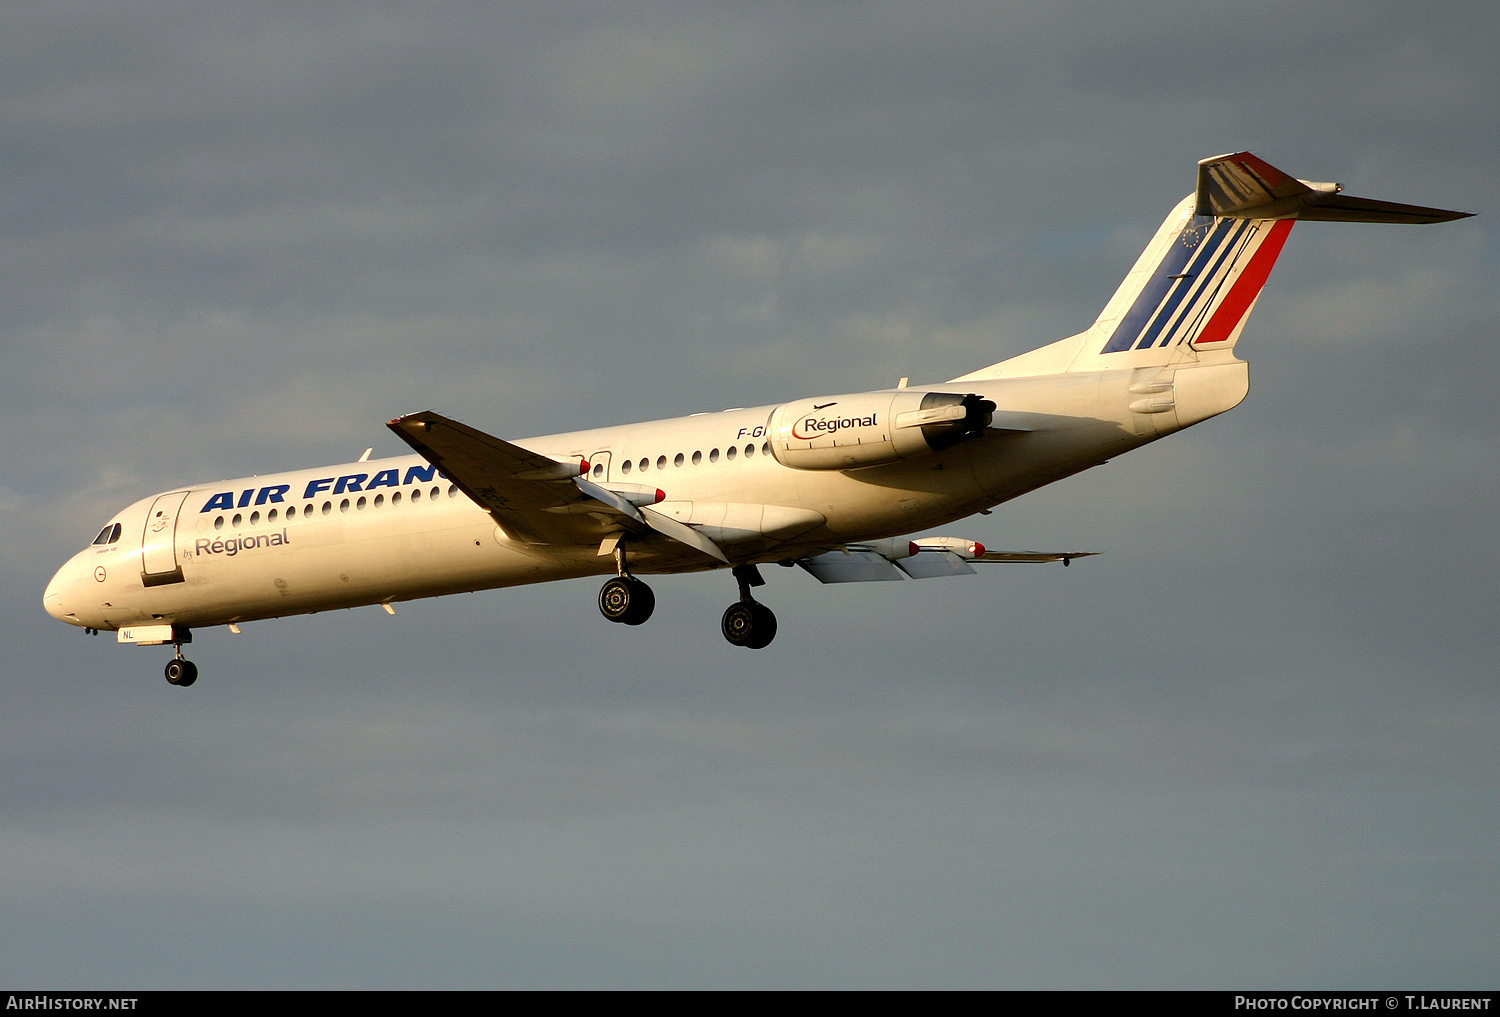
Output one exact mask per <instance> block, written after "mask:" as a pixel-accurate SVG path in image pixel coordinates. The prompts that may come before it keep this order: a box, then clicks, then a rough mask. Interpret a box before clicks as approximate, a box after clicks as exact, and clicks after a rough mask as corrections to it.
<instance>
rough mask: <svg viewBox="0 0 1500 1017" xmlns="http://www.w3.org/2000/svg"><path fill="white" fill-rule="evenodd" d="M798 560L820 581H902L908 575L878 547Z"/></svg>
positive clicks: (824, 554)
mask: <svg viewBox="0 0 1500 1017" xmlns="http://www.w3.org/2000/svg"><path fill="white" fill-rule="evenodd" d="M797 564H798V565H800V566H802V568H803V569H805V570H806V571H808V572H810V573H811V574H812V576H813V578H815V579H816V580H817V581H818V582H820V583H893V582H894V583H899V582H900V581H901V580H902V579H903V578H905V577H904V576H902V575H901V572H900V570H898V569H897V568H896V566H894V565H892V564H891V563H890V562H889V561H888V560H886V559H885V558H884V557H882V556H881V555H879V554H876V553H875V552H874V551H853V550H851V551H849V552H848V553H845V552H843V551H827V552H825V553H823V554H820V555H816V556H815V557H812V558H798V559H797Z"/></svg>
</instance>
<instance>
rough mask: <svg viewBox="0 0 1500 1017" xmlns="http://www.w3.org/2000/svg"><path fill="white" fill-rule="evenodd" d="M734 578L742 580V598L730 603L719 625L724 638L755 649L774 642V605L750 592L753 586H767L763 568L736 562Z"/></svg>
mask: <svg viewBox="0 0 1500 1017" xmlns="http://www.w3.org/2000/svg"><path fill="white" fill-rule="evenodd" d="M734 578H735V580H736V581H737V582H738V583H739V584H740V599H739V603H737V604H730V605H729V609H728V610H726V611H725V612H724V620H723V621H722V622H721V623H720V625H719V628H720V629H721V630H723V632H724V638H725V639H727V640H729V642H730V643H732V644H733V645H735V646H748V647H749V648H750V649H752V650H759V649H761V648H762V647H765V646H769V645H771V640H773V639H775V638H776V616H775V615H774V614H772V613H771V609H770V608H769V607H766V605H764V604H761V603H759V602H758V601H756V599H755V598H754V597H752V596H750V588H751V587H752V586H764V585H766V581H765V580H764V579H762V578H761V576H760V569H758V568H756V567H755V566H754V565H736V566H735V567H734Z"/></svg>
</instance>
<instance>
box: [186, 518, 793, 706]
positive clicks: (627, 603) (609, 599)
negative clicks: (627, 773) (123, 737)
mask: <svg viewBox="0 0 1500 1017" xmlns="http://www.w3.org/2000/svg"><path fill="white" fill-rule="evenodd" d="M615 571H616V573H618V574H617V575H616V576H615V577H614V578H613V579H611V580H609V581H608V582H606V583H605V584H604V585H603V586H602V587H600V589H599V613H600V614H602V615H604V617H606V618H608V619H609V620H610V621H612V622H620V623H621V624H624V625H639V624H641V623H642V622H644V621H645V620H646V619H647V618H650V617H651V612H652V611H654V610H656V594H654V593H652V592H651V587H649V586H647V585H646V584H645V583H643V582H641V581H640V580H639V579H637V578H636V577H635V576H633V575H631V574H630V569H629V567H628V566H627V565H626V562H625V542H624V541H621V542H620V543H618V544H616V545H615ZM734 578H735V581H736V582H738V583H739V584H740V599H739V602H738V603H736V604H730V605H729V609H728V610H727V611H725V612H724V619H723V621H722V622H721V623H720V625H719V628H720V630H721V631H722V632H723V633H724V638H725V639H727V640H729V641H730V642H731V643H732V644H734V645H735V646H748V647H749V648H750V649H752V650H759V649H761V648H762V647H765V646H769V645H771V640H773V639H775V638H776V616H775V615H774V614H772V613H771V609H770V608H769V607H766V605H764V604H761V603H759V602H757V601H756V599H755V598H754V597H752V596H750V589H751V587H754V586H764V585H766V581H765V580H764V579H762V578H761V575H760V570H759V569H758V568H756V567H755V566H754V565H736V566H735V567H734ZM178 656H179V657H181V653H179V654H178ZM182 663H184V664H187V661H183V662H182ZM187 666H188V667H192V665H191V664H188V665H187ZM170 667H171V665H168V668H170ZM194 673H195V674H196V672H194ZM167 680H168V681H172V677H171V674H170V673H169V674H168V676H167Z"/></svg>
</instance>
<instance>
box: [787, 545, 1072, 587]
mask: <svg viewBox="0 0 1500 1017" xmlns="http://www.w3.org/2000/svg"><path fill="white" fill-rule="evenodd" d="M1098 553H1099V552H1097V551H987V550H985V547H984V545H983V544H980V543H978V542H976V541H972V540H966V539H964V538H962V537H919V538H918V539H916V540H907V539H905V538H893V539H890V540H873V541H870V542H868V543H864V544H849V545H847V546H845V547H843V548H840V549H838V550H836V551H827V552H824V553H823V554H819V555H813V556H811V557H808V558H799V559H797V564H798V565H800V566H801V567H802V568H803V569H805V570H806V571H808V572H810V573H812V575H813V576H814V577H816V578H817V580H818V582H820V583H883V582H892V581H897V582H899V581H900V580H901V579H903V578H905V576H903V573H905V575H906V576H910V577H911V578H913V579H935V578H938V577H940V576H965V575H973V574H974V569H973V567H972V563H973V562H996V561H999V562H1049V561H1060V562H1062V563H1063V564H1064V565H1067V564H1068V563H1069V562H1071V561H1072V560H1073V559H1074V558H1087V557H1089V556H1090V555H1094V554H1098Z"/></svg>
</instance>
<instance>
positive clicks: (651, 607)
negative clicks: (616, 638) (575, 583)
mask: <svg viewBox="0 0 1500 1017" xmlns="http://www.w3.org/2000/svg"><path fill="white" fill-rule="evenodd" d="M615 571H616V572H617V573H618V574H617V575H616V576H615V577H614V578H613V579H611V580H610V581H609V582H607V583H605V584H604V586H603V587H602V588H601V589H600V590H599V613H600V614H602V615H604V617H606V618H608V619H609V620H610V621H612V622H620V623H622V624H625V625H639V624H641V623H642V622H644V621H645V620H646V619H647V618H650V617H651V612H652V611H655V610H656V594H654V593H652V592H651V587H649V586H647V585H646V584H645V583H643V582H641V581H640V580H639V579H637V578H636V577H635V576H633V575H631V574H630V569H629V568H628V567H627V565H626V563H625V542H624V541H623V540H622V541H620V543H618V544H616V545H615Z"/></svg>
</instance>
